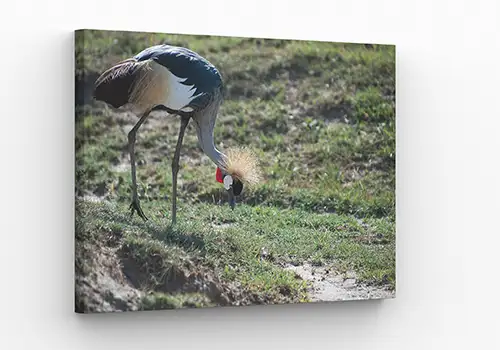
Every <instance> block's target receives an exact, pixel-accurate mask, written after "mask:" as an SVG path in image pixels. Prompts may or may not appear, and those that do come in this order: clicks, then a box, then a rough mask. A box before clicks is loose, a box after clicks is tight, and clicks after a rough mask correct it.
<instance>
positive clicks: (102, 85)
mask: <svg viewBox="0 0 500 350" xmlns="http://www.w3.org/2000/svg"><path fill="white" fill-rule="evenodd" d="M139 70H140V67H138V65H137V60H136V59H134V58H130V59H128V60H125V61H122V62H120V63H118V64H116V65H115V66H113V67H111V68H110V69H108V70H107V71H105V72H104V73H102V74H101V76H100V77H99V78H98V79H97V80H96V82H95V90H94V98H95V99H96V100H99V101H104V102H106V103H109V104H110V105H112V106H113V107H115V108H119V107H121V106H123V105H125V104H127V103H128V102H129V98H130V93H131V91H132V87H133V85H134V82H135V81H136V79H137V75H138V74H139Z"/></svg>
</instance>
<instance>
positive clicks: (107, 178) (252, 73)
mask: <svg viewBox="0 0 500 350" xmlns="http://www.w3.org/2000/svg"><path fill="white" fill-rule="evenodd" d="M84 33H85V34H84V35H83V34H82V33H79V34H78V35H77V39H76V79H77V82H81V83H82V84H83V81H84V77H85V76H95V75H96V74H98V73H99V72H100V71H102V70H103V69H105V68H107V67H108V66H109V65H111V64H113V63H115V62H117V61H118V60H120V59H124V58H127V57H129V56H131V55H133V54H135V53H137V52H139V51H140V50H142V49H143V48H145V47H147V46H150V45H154V44H158V43H163V42H168V43H171V44H175V45H183V46H187V47H189V48H191V49H193V50H196V51H198V52H199V53H200V54H202V55H204V56H206V58H207V59H209V60H210V61H211V62H212V63H213V64H215V65H216V66H217V67H218V68H219V69H220V71H221V74H222V76H223V78H224V81H225V83H226V90H225V102H224V104H223V106H222V109H221V111H220V114H219V116H218V119H217V124H216V130H215V140H216V143H217V145H218V147H219V148H221V149H222V150H224V149H225V148H228V147H231V146H240V145H246V146H249V147H250V148H252V149H253V150H255V152H256V153H257V154H259V155H260V159H261V166H262V169H263V175H264V177H265V179H264V182H263V183H262V184H260V185H258V186H256V187H255V188H252V189H245V192H244V194H243V196H242V197H241V198H240V199H239V203H238V205H237V207H236V209H235V210H234V211H231V210H230V209H229V207H228V206H227V203H225V202H224V200H225V194H224V191H223V189H222V188H221V186H220V184H218V183H217V182H216V181H215V167H214V165H213V164H212V163H211V162H210V160H209V159H208V157H206V156H205V155H203V153H202V152H201V150H200V149H199V147H198V143H197V138H196V133H195V132H194V129H193V128H192V126H191V125H190V126H188V131H187V135H186V137H185V141H184V146H183V151H182V156H181V170H180V172H179V192H178V195H179V201H178V202H179V214H178V215H179V218H178V222H179V225H178V227H176V228H171V227H170V226H169V222H170V221H169V217H170V205H171V204H170V194H171V168H170V162H171V157H172V154H173V150H174V147H175V143H176V140H177V132H178V126H179V120H177V119H174V118H170V117H165V116H164V115H162V114H160V113H158V114H155V115H152V116H151V118H150V120H148V121H147V122H146V123H145V124H144V126H143V127H141V129H140V130H139V133H138V140H137V144H136V151H137V159H138V181H139V187H140V198H141V203H142V206H143V209H144V211H145V212H146V215H148V216H149V217H150V218H151V221H150V222H148V223H146V224H145V223H142V222H141V221H140V219H130V218H128V215H127V212H126V210H127V208H128V204H129V200H130V169H129V167H128V156H127V145H126V142H127V137H126V133H127V132H128V130H130V128H131V127H132V125H133V124H134V123H135V121H136V119H135V117H134V116H131V115H129V114H126V113H120V112H117V111H115V110H112V109H110V108H109V107H107V106H105V105H103V104H100V103H96V102H90V101H87V102H88V103H86V104H84V105H79V106H77V113H76V143H75V145H76V165H77V177H76V180H77V181H76V194H77V196H78V197H82V196H85V195H95V196H98V197H101V198H102V199H104V200H105V203H104V204H103V203H90V202H83V201H79V202H77V205H78V206H81V207H82V208H85V209H84V211H83V212H82V217H81V218H79V219H78V220H80V223H81V227H83V226H84V227H85V230H87V231H88V230H90V231H92V232H100V233H103V234H105V233H106V232H107V233H108V234H109V233H110V232H111V233H112V232H114V231H119V232H121V233H122V236H121V238H120V246H121V247H128V248H127V249H128V250H127V254H129V255H130V256H133V257H134V259H136V260H138V261H139V262H141V266H143V265H144V264H146V263H145V262H147V261H149V260H148V259H150V256H151V254H152V252H154V254H157V255H158V256H161V257H163V259H162V261H163V262H162V264H164V265H165V266H164V269H166V270H168V269H171V268H174V267H176V266H180V265H182V264H184V262H185V261H188V262H196V263H194V265H193V266H198V267H200V268H201V267H202V268H203V269H206V270H207V271H212V272H213V274H214V275H215V276H216V278H218V279H220V280H221V281H222V282H221V283H227V284H228V285H229V284H235V285H237V286H239V287H238V288H240V289H242V290H245V291H246V292H247V293H249V295H265V298H264V302H267V301H269V302H272V301H280V300H284V301H304V300H307V294H306V285H305V283H304V281H301V280H297V279H296V278H295V277H294V276H293V274H291V273H289V272H288V271H287V270H284V269H283V266H284V265H285V264H301V263H304V262H306V261H308V262H312V263H313V264H317V265H323V266H328V267H331V268H333V269H335V271H338V272H340V273H342V272H347V271H355V272H356V274H357V276H358V278H359V279H360V280H361V281H364V282H366V283H371V284H379V285H388V286H389V287H391V288H394V287H395V191H394V189H395V66H394V64H395V63H394V62H395V51H394V47H392V46H384V45H362V44H359V45H358V44H343V43H325V42H306V41H284V40H270V39H267V40H264V39H250V38H222V37H203V36H183V35H166V34H155V33H144V34H142V33H141V34H138V33H126V32H125V33H124V32H106V31H86V32H84ZM90 212H92V213H93V214H92V215H90V214H89V213H90ZM85 213H87V214H85ZM77 234H78V232H77ZM263 248H264V249H265V250H267V251H268V253H269V255H268V257H267V258H266V259H264V260H263V259H261V255H260V252H261V249H263ZM146 265H147V264H146ZM193 268H194V267H192V266H191V267H189V268H187V267H186V269H188V270H189V269H191V270H192V269H193ZM151 271H157V269H156V268H155V269H153V270H151ZM151 271H150V272H149V273H150V275H151V276H154V273H151ZM155 273H156V272H155ZM158 273H159V272H158ZM160 276H161V273H160ZM157 277H158V276H157ZM152 280H154V279H153V278H152V277H151V278H150V279H149V282H148V283H149V285H147V286H145V287H144V290H148V291H152V294H150V295H149V296H148V297H145V299H144V308H145V309H155V308H158V307H163V306H164V307H182V306H183V305H194V306H210V305H211V303H213V301H209V300H207V299H206V298H205V297H204V296H203V293H202V294H199V293H198V294H197V293H194V294H193V293H191V292H189V293H188V292H183V293H171V292H169V291H166V292H165V291H164V290H163V291H162V290H161V288H158V286H157V285H155V283H154V282H152ZM155 300H156V301H155Z"/></svg>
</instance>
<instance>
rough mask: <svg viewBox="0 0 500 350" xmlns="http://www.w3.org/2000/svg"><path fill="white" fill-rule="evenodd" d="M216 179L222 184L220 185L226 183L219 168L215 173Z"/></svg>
mask: <svg viewBox="0 0 500 350" xmlns="http://www.w3.org/2000/svg"><path fill="white" fill-rule="evenodd" d="M215 179H216V180H217V182H220V183H223V182H224V180H223V178H222V171H221V170H220V168H219V167H217V171H216V172H215Z"/></svg>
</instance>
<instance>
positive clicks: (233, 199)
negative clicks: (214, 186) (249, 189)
mask: <svg viewBox="0 0 500 350" xmlns="http://www.w3.org/2000/svg"><path fill="white" fill-rule="evenodd" d="M227 193H228V195H229V206H230V207H231V209H233V210H234V207H235V205H236V197H235V196H234V192H233V186H231V188H230V189H229V190H227Z"/></svg>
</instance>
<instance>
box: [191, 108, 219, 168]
mask: <svg viewBox="0 0 500 350" xmlns="http://www.w3.org/2000/svg"><path fill="white" fill-rule="evenodd" d="M206 112H207V111H206ZM216 116H217V108H214V109H213V110H210V111H208V113H204V114H201V115H196V116H195V117H194V118H193V119H194V120H195V122H196V127H197V132H198V141H199V143H200V147H201V149H202V150H203V152H204V153H205V154H206V155H207V156H208V157H209V158H210V160H212V162H213V163H214V164H215V165H216V166H217V167H219V168H221V169H224V168H225V163H226V159H227V157H226V155H225V154H223V153H222V152H220V151H219V150H218V149H217V148H216V147H215V144H214V126H215V119H216Z"/></svg>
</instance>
